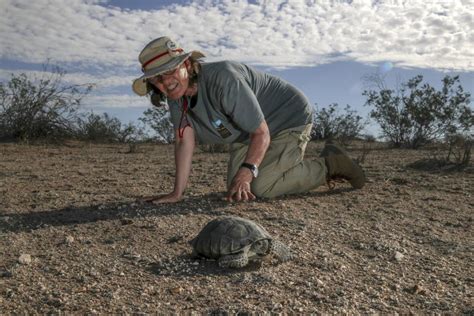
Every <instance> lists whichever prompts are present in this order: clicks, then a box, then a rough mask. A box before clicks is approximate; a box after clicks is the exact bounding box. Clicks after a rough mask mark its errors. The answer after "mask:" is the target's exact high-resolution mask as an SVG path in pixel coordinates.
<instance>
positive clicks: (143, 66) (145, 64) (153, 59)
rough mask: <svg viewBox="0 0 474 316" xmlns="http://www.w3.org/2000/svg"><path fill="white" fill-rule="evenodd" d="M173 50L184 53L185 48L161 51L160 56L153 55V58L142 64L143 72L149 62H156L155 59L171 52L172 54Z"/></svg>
mask: <svg viewBox="0 0 474 316" xmlns="http://www.w3.org/2000/svg"><path fill="white" fill-rule="evenodd" d="M172 52H173V53H174V52H179V53H182V52H183V50H182V49H181V48H178V49H174V50H171V51H167V52H164V53H161V54H159V55H158V56H155V57H153V58H152V59H150V60H149V61H147V62H146V63H144V64H143V65H142V72H145V67H146V66H148V65H149V64H151V63H152V62H154V61H155V60H157V59H160V58H161V57H163V56H165V55H167V54H170V55H171V53H172Z"/></svg>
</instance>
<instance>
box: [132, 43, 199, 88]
mask: <svg viewBox="0 0 474 316" xmlns="http://www.w3.org/2000/svg"><path fill="white" fill-rule="evenodd" d="M190 56H191V57H193V58H194V59H199V58H203V57H205V56H204V54H203V53H201V52H200V51H197V50H195V51H192V52H190V53H186V54H183V55H181V56H177V57H176V58H173V59H172V60H170V61H169V62H167V63H166V64H164V65H161V66H159V67H155V68H152V69H150V70H148V71H146V72H145V74H144V75H143V76H141V77H140V78H137V79H135V80H134V81H133V84H132V89H133V92H135V93H136V94H138V95H139V96H145V95H146V94H147V93H148V87H147V82H146V79H148V78H152V77H155V76H158V75H160V74H162V73H164V72H167V71H169V70H171V69H173V68H177V67H179V66H180V65H181V64H182V63H184V61H185V60H186V59H188V57H190Z"/></svg>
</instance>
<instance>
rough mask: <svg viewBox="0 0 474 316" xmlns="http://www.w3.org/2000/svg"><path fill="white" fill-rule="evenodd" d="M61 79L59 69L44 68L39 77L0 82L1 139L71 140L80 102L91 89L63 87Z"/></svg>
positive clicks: (78, 86)
mask: <svg viewBox="0 0 474 316" xmlns="http://www.w3.org/2000/svg"><path fill="white" fill-rule="evenodd" d="M64 75H65V72H64V71H63V70H61V69H60V68H59V67H54V66H49V65H45V66H44V67H43V71H42V72H41V73H40V74H39V75H29V76H28V75H26V74H24V73H21V74H18V75H17V74H12V75H11V79H10V80H9V81H8V82H0V139H3V140H16V141H23V142H28V141H31V140H37V139H51V140H57V139H63V138H67V137H71V135H73V134H74V127H75V126H74V122H75V119H76V117H77V111H78V109H79V107H80V104H81V101H82V99H83V97H84V96H85V95H87V94H88V93H89V92H90V91H91V89H92V87H93V85H92V84H85V85H69V84H66V83H64V80H63V79H64Z"/></svg>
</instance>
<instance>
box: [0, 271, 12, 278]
mask: <svg viewBox="0 0 474 316" xmlns="http://www.w3.org/2000/svg"><path fill="white" fill-rule="evenodd" d="M12 276H13V273H11V271H8V270H0V278H11V277H12Z"/></svg>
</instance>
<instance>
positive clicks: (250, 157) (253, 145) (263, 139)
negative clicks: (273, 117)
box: [245, 121, 270, 166]
mask: <svg viewBox="0 0 474 316" xmlns="http://www.w3.org/2000/svg"><path fill="white" fill-rule="evenodd" d="M269 145H270V132H269V130H268V126H267V123H266V122H265V121H263V122H262V123H261V124H260V126H259V127H258V128H257V130H255V132H254V133H252V134H251V135H250V144H249V149H248V151H247V155H246V156H245V162H247V163H251V164H254V165H257V166H259V165H260V164H261V163H262V160H263V158H264V157H265V153H266V152H267V149H268V146H269Z"/></svg>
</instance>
